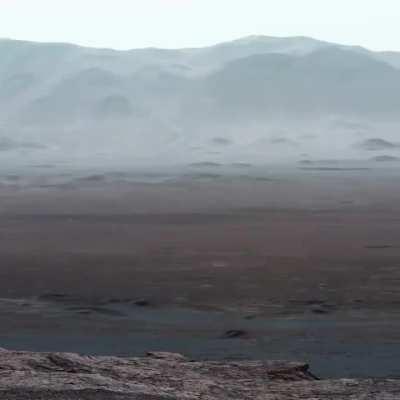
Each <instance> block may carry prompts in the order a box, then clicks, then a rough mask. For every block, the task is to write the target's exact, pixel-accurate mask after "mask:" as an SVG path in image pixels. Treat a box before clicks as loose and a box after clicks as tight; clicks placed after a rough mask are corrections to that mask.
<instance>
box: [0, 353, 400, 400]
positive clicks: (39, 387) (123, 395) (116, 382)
mask: <svg viewBox="0 0 400 400" xmlns="http://www.w3.org/2000/svg"><path fill="white" fill-rule="evenodd" d="M0 399H1V400H20V399H24V400H25V399H26V400H28V399H29V400H50V399H51V400H92V399H93V400H127V399H140V400H163V399H165V400H173V399H182V400H183V399H185V400H191V399H202V400H209V399H241V400H242V399H251V400H254V399H256V400H272V399H273V400H280V399H282V400H286V399H307V400H311V399H312V400H317V399H329V400H332V399H335V400H336V399H357V400H358V399H360V400H361V399H363V400H364V399H377V400H378V399H379V400H391V399H393V400H394V399H396V400H398V399H400V380H394V379H381V380H346V379H343V380H334V381H329V380H326V381H324V380H318V379H317V378H316V377H315V376H314V375H312V374H311V373H310V372H309V369H308V366H307V365H306V364H302V363H292V362H284V361H272V362H261V361H240V362H229V361H227V362H198V361H192V360H188V359H186V358H185V357H183V356H182V355H179V354H171V353H148V355H147V356H146V357H143V358H118V357H87V356H80V355H77V354H63V353H29V352H18V351H7V350H3V349H0Z"/></svg>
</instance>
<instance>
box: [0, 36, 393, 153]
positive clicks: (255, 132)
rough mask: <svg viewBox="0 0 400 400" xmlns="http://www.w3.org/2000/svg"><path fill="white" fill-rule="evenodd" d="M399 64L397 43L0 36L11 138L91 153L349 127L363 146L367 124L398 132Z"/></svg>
mask: <svg viewBox="0 0 400 400" xmlns="http://www.w3.org/2000/svg"><path fill="white" fill-rule="evenodd" d="M399 67H400V55H399V54H398V53H374V52H371V51H368V50H366V49H363V48H361V47H356V46H354V47H351V46H342V45H337V44H334V43H327V42H322V41H318V40H314V39H309V38H304V37H294V38H272V37H265V36H251V37H247V38H243V39H239V40H235V41H232V42H228V43H222V44H218V45H215V46H211V47H207V48H198V49H181V50H163V49H152V48H149V49H138V50H129V51H115V50H110V49H91V48H85V47H79V46H75V45H70V44H46V43H44V44H42V43H31V42H23V41H13V40H0V138H1V139H4V140H6V141H10V140H11V141H12V142H15V141H17V142H23V143H24V142H29V143H36V144H37V145H38V146H37V148H43V147H48V148H52V149H56V148H58V149H63V148H65V147H68V148H70V149H72V150H76V149H77V148H79V149H80V150H81V151H82V153H85V151H86V152H87V151H88V149H87V146H91V147H92V149H91V150H95V151H100V152H101V151H103V150H104V148H105V149H106V150H107V151H110V152H112V151H119V150H120V151H128V150H127V149H129V151H132V149H133V148H135V149H136V151H137V153H138V154H139V153H140V154H144V153H146V152H147V154H149V155H151V154H154V153H156V152H160V151H161V150H160V148H161V147H162V148H163V150H162V151H163V152H168V151H170V150H171V151H172V149H173V150H176V151H180V152H185V155H186V156H187V158H188V159H190V160H192V159H193V157H195V156H194V155H193V154H189V153H190V152H189V151H188V149H190V148H196V147H199V146H200V147H202V146H203V148H204V152H203V154H206V153H207V152H209V151H210V149H211V150H212V151H214V150H213V147H212V146H211V145H210V143H214V145H215V143H216V142H215V138H219V139H221V140H223V141H224V143H230V145H226V146H224V150H223V151H222V150H221V146H219V149H218V151H219V152H220V153H221V154H222V155H225V156H227V155H228V153H229V154H230V156H231V157H232V158H235V157H238V154H239V153H240V151H242V150H243V149H244V148H246V149H248V154H247V156H246V157H250V155H251V154H252V152H253V150H254V148H253V147H251V146H253V144H254V146H255V148H256V150H258V147H259V144H260V143H275V144H276V143H280V144H281V148H283V143H291V144H292V145H291V150H288V149H286V150H281V153H280V154H281V155H282V157H283V156H285V154H286V155H288V154H289V153H290V152H291V153H293V154H291V156H293V157H294V151H293V143H295V142H296V140H297V139H298V138H299V137H301V136H306V135H308V136H309V137H311V136H318V137H319V138H320V140H319V142H318V145H315V146H314V147H313V146H311V145H310V146H309V147H307V148H305V146H303V149H302V150H303V152H304V150H306V151H307V152H309V151H310V152H313V151H316V149H320V148H321V146H322V147H323V146H327V148H330V149H332V146H331V144H332V141H333V140H337V141H339V139H340V143H342V142H343V143H344V142H346V141H347V142H349V143H348V145H346V146H347V147H346V148H352V149H354V146H350V144H351V143H350V142H351V141H352V142H353V144H354V142H355V141H357V140H358V141H359V137H358V136H359V135H372V137H377V136H380V135H381V134H382V135H387V137H386V139H388V140H393V139H395V138H394V137H393V135H396V134H397V132H398V125H399V124H400V121H399V120H400V117H399V115H398V110H399V109H400V90H399V89H400V69H399ZM350 127H353V128H350ZM359 127H361V128H359ZM378 132H379V133H378ZM357 135H358V136H357ZM356 139H357V140H356ZM366 139H367V138H366ZM205 143H208V145H207V146H208V147H207V146H205ZM235 144H236V145H237V146H236V153H235V151H234V149H235ZM101 146H103V147H101ZM210 146H211V148H210ZM246 146H250V147H249V148H247V147H246ZM100 147H101V148H100ZM300 147H301V146H300ZM339 147H340V148H341V149H342V146H339ZM16 148H18V146H17V147H16ZM165 149H166V150H165ZM72 150H71V151H72ZM266 150H268V149H266ZM246 151H247V150H246ZM299 151H301V150H300V149H299ZM238 152H239V153H238ZM285 152H286V153H285ZM196 157H197V156H196ZM199 157H204V156H199Z"/></svg>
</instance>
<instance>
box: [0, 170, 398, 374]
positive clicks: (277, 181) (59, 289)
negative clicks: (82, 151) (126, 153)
mask: <svg viewBox="0 0 400 400" xmlns="http://www.w3.org/2000/svg"><path fill="white" fill-rule="evenodd" d="M196 174H197V175H194V174H192V175H189V174H186V175H184V176H183V175H180V176H179V177H174V178H172V177H171V176H169V177H168V178H167V179H164V180H160V181H158V182H154V180H147V181H146V177H145V178H143V179H137V176H136V179H134V180H132V179H129V174H128V175H122V174H120V175H117V174H115V173H114V174H110V175H107V176H106V175H99V174H96V175H95V174H91V175H90V174H89V175H87V176H84V177H82V176H76V175H74V174H71V173H70V174H68V175H67V174H65V175H62V176H63V178H62V179H61V178H60V177H59V176H57V174H55V175H54V174H53V175H52V177H50V178H49V177H46V176H44V174H42V175H40V174H36V175H35V176H29V177H24V178H22V177H21V176H19V175H18V176H14V177H10V176H7V177H5V180H3V184H2V185H1V188H0V213H1V214H0V215H1V224H0V257H1V266H0V293H1V295H0V298H1V299H0V346H1V347H13V348H20V349H28V350H39V351H40V350H60V351H78V352H84V353H96V354H118V355H132V354H142V353H143V352H144V351H146V350H169V351H180V352H184V353H186V354H188V355H192V356H194V357H204V358H227V357H228V358H235V357H236V358H281V359H282V358H287V359H299V360H305V361H310V362H311V363H313V365H314V367H313V370H316V371H317V372H318V371H319V372H320V373H321V374H323V375H324V376H341V375H342V376H371V375H373V376H388V375H395V376H399V375H400V367H399V366H398V363H397V360H398V359H399V356H400V344H399V343H400V334H399V333H398V332H400V330H399V328H400V315H399V305H400V289H399V281H400V262H399V261H400V201H399V200H400V185H399V183H400V169H399V170H398V172H397V170H396V169H390V170H385V169H362V170H300V169H293V170H290V171H288V170H283V171H280V170H278V169H275V170H272V171H270V170H268V171H264V170H258V171H250V172H249V171H247V172H246V173H245V174H244V173H242V174H240V175H238V174H236V175H232V174H227V175H224V174H222V173H221V172H218V176H217V174H211V173H209V172H207V173H206V172H202V173H201V174H199V173H198V172H196ZM55 176H56V178H57V179H56V178H55ZM60 176H61V175H60ZM121 177H123V179H121ZM152 178H154V176H153V175H152ZM229 331H234V332H233V333H232V332H229ZM232 336H233V337H232Z"/></svg>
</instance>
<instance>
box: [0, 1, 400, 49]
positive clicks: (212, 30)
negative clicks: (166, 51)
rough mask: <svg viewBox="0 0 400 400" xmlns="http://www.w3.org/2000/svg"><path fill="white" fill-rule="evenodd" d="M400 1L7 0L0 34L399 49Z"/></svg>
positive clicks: (142, 43)
mask: <svg viewBox="0 0 400 400" xmlns="http://www.w3.org/2000/svg"><path fill="white" fill-rule="evenodd" d="M399 21H400V0H379V1H378V0H0V38H12V39H22V40H32V41H42V42H70V43H76V44H81V45H85V46H93V47H110V48H116V49H131V48H140V47H162V48H181V47H201V46H207V45H212V44H215V43H219V42H224V41H229V40H233V39H237V38H240V37H244V36H248V35H268V36H280V37H282V36H311V37H314V38H317V39H322V40H327V41H331V42H338V43H343V44H350V45H362V46H364V47H367V48H370V49H373V50H394V51H400V23H399Z"/></svg>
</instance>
